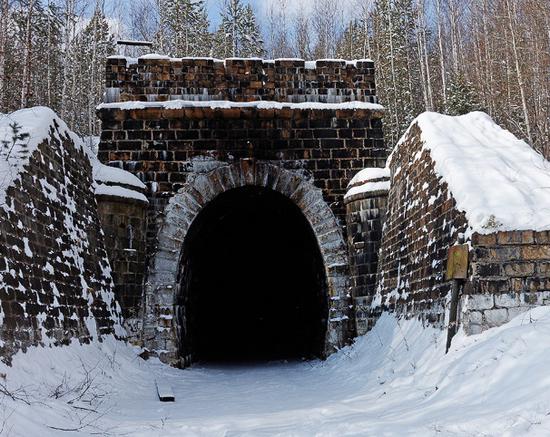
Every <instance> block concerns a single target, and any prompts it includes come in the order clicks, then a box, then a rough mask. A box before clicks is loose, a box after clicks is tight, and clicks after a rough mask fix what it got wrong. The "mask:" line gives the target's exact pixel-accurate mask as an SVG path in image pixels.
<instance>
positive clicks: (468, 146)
mask: <svg viewBox="0 0 550 437" xmlns="http://www.w3.org/2000/svg"><path fill="white" fill-rule="evenodd" d="M415 124H417V125H418V126H419V128H420V130H421V132H422V134H421V141H422V143H423V147H422V150H428V151H429V153H430V156H431V158H432V160H433V161H434V164H435V167H434V168H435V171H436V173H437V174H438V175H439V176H441V178H442V180H443V181H445V182H446V183H447V184H448V187H449V191H450V193H451V195H452V196H453V198H454V199H455V201H456V204H457V208H458V209H459V210H460V211H464V213H465V214H466V218H467V219H468V224H469V227H470V230H469V233H470V234H471V233H474V232H478V233H481V234H489V233H493V232H496V231H515V230H536V231H544V230H549V229H550V220H549V219H548V216H549V214H550V162H548V161H547V160H545V159H544V157H543V156H542V155H540V154H539V153H537V152H536V151H535V150H533V148H532V147H530V146H529V145H528V144H527V143H526V142H524V141H522V140H519V139H517V138H516V137H515V136H514V135H513V134H512V133H510V132H509V131H507V130H505V129H503V128H501V127H500V126H498V125H497V124H496V123H495V122H494V121H493V120H492V119H491V118H490V117H489V116H488V115H487V114H485V113H482V112H473V113H470V114H467V115H462V116H458V117H450V116H446V115H441V114H436V113H424V114H422V115H420V116H419V117H418V118H417V119H416V120H415V121H413V125H415ZM409 135H410V131H409V132H407V133H406V134H405V135H404V136H403V139H402V140H401V142H403V141H406V140H407V138H408V136H409ZM398 147H399V146H398ZM419 153H420V152H419ZM417 156H420V155H419V154H417V155H415V157H414V159H416V158H417Z"/></svg>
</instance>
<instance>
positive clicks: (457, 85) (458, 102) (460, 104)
mask: <svg viewBox="0 0 550 437" xmlns="http://www.w3.org/2000/svg"><path fill="white" fill-rule="evenodd" d="M476 94H477V93H476V91H475V88H474V86H473V84H472V83H471V82H469V81H468V80H466V79H465V78H464V77H463V76H462V75H456V76H455V77H453V78H452V80H451V82H450V84H449V89H448V90H447V108H446V112H447V114H449V115H463V114H467V113H469V112H472V111H481V110H482V109H481V104H480V103H479V101H478V99H477V96H476Z"/></svg>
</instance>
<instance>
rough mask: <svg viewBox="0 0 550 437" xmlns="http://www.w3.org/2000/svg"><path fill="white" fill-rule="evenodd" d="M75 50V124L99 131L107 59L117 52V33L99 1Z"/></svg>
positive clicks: (82, 130) (80, 129)
mask: <svg viewBox="0 0 550 437" xmlns="http://www.w3.org/2000/svg"><path fill="white" fill-rule="evenodd" d="M73 51H74V52H73V59H74V60H75V61H76V62H77V63H76V65H75V69H74V74H75V78H73V81H74V82H73V83H75V84H76V86H75V87H74V94H73V95H72V99H71V104H72V105H73V107H72V111H73V118H72V120H71V127H72V129H74V130H75V131H76V132H78V133H80V134H86V135H95V134H97V133H98V132H99V126H98V122H97V119H96V116H95V108H96V106H97V105H98V104H99V103H100V102H101V96H102V95H103V92H104V88H105V84H104V72H105V62H106V59H107V57H108V56H109V55H111V54H112V53H113V52H114V41H113V37H112V35H111V33H110V31H109V24H108V23H107V18H106V17H105V13H104V12H103V9H102V7H101V6H100V4H99V3H98V6H96V8H95V11H94V14H93V16H92V18H91V19H90V21H89V23H88V24H87V26H86V27H85V28H84V30H83V31H82V32H80V33H79V34H78V35H77V37H76V39H75V42H74V44H73ZM73 62H74V61H73ZM67 97H69V96H67ZM69 98H70V97H69Z"/></svg>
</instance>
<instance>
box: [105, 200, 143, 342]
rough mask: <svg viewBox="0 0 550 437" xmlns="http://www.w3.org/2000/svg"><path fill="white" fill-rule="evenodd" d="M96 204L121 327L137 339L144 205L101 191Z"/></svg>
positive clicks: (141, 273) (139, 315) (140, 296)
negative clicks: (118, 307)
mask: <svg viewBox="0 0 550 437" xmlns="http://www.w3.org/2000/svg"><path fill="white" fill-rule="evenodd" d="M97 204H98V214H99V217H100V219H101V226H102V228H103V231H104V233H105V247H106V250H107V253H108V255H109V260H110V262H111V266H112V269H113V272H112V276H113V281H114V290H115V295H116V298H117V301H118V302H119V303H120V306H121V308H122V315H123V318H124V327H125V328H126V331H127V333H128V338H130V339H137V338H138V337H139V333H140V332H141V327H142V318H143V317H142V313H141V310H142V297H143V296H142V292H143V281H144V277H145V270H146V257H147V253H146V231H147V220H146V219H147V207H148V205H147V204H146V203H144V202H140V201H138V200H135V199H130V198H121V197H114V196H103V195H101V196H97Z"/></svg>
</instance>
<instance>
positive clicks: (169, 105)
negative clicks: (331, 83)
mask: <svg viewBox="0 0 550 437" xmlns="http://www.w3.org/2000/svg"><path fill="white" fill-rule="evenodd" d="M148 108H160V109H185V108H210V109H233V108H255V109H264V110H267V109H277V110H281V109H298V110H299V109H304V110H307V109H309V110H329V111H338V110H342V111H346V110H356V109H360V110H368V111H379V112H382V111H384V107H383V106H382V105H379V104H377V103H370V102H357V101H355V102H343V103H320V102H303V103H281V102H273V101H256V102H231V101H228V100H212V101H191V100H181V99H178V100H170V101H165V102H139V101H128V102H116V103H102V104H100V105H99V106H98V107H97V109H98V110H101V109H120V110H126V111H131V110H135V109H148Z"/></svg>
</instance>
